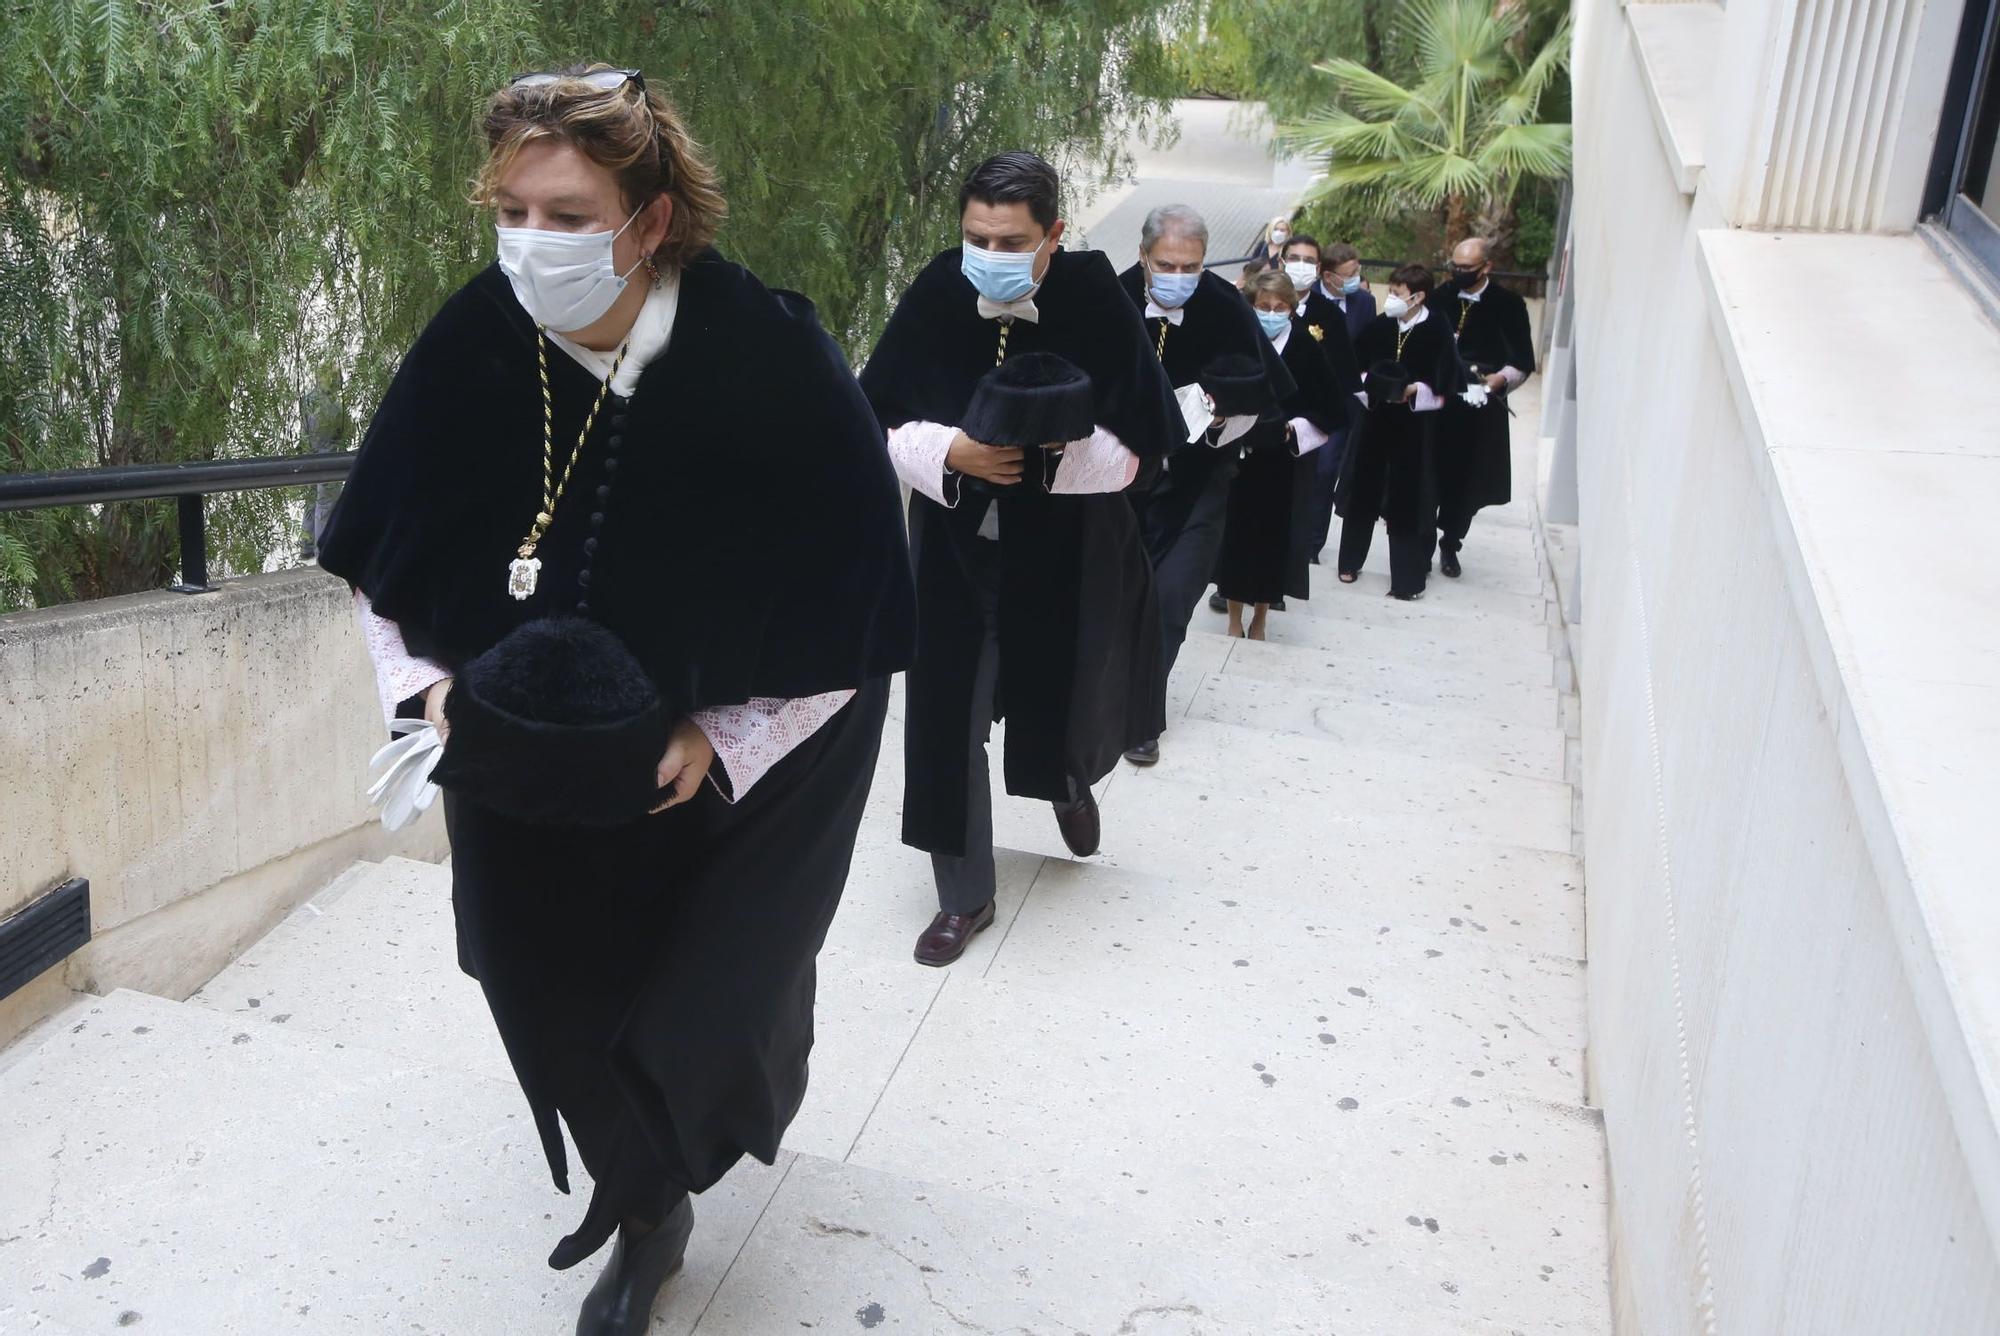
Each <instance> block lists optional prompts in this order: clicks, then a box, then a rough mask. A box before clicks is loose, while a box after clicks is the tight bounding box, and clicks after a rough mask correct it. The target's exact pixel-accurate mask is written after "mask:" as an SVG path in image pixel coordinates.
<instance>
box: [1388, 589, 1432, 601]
mask: <svg viewBox="0 0 2000 1336" xmlns="http://www.w3.org/2000/svg"><path fill="white" fill-rule="evenodd" d="M1423 596H1424V591H1423V590H1421V589H1419V590H1418V591H1417V592H1416V593H1414V594H1399V593H1397V592H1396V591H1395V590H1393V589H1391V590H1390V591H1389V597H1390V598H1393V599H1395V600H1396V601H1397V602H1399V603H1415V602H1416V601H1417V600H1418V599H1420V598H1422V597H1423Z"/></svg>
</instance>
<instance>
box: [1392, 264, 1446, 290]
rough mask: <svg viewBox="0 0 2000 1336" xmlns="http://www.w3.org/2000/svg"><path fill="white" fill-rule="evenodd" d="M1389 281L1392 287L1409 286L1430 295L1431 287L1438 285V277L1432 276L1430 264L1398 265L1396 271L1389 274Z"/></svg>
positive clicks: (1409, 288)
mask: <svg viewBox="0 0 2000 1336" xmlns="http://www.w3.org/2000/svg"><path fill="white" fill-rule="evenodd" d="M1389 283H1390V285H1391V286H1392V287H1400V288H1407V289H1408V290H1410V291H1411V292H1421V293H1423V294H1424V295H1425V296H1426V297H1428V296H1430V294H1431V289H1432V288H1434V287H1435V286H1437V279H1436V278H1435V277H1433V276H1432V274H1431V271H1430V266H1429V265H1423V264H1405V265H1398V266H1397V267H1396V272H1395V273H1393V274H1391V275H1389Z"/></svg>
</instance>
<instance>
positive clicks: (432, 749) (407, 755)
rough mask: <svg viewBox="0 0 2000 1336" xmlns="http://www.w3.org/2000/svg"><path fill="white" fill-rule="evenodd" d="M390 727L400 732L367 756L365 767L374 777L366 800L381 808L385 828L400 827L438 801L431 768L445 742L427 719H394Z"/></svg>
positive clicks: (394, 828)
mask: <svg viewBox="0 0 2000 1336" xmlns="http://www.w3.org/2000/svg"><path fill="white" fill-rule="evenodd" d="M389 729H390V731H391V732H394V733H401V734H402V735H403V736H402V737H399V738H397V739H396V740H395V741H393V742H391V743H389V744H388V745H387V746H385V747H383V748H382V750H381V751H378V752H376V753H375V755H374V756H373V757H372V758H370V760H369V762H368V770H369V773H370V774H373V775H375V776H376V779H375V782H374V783H373V784H370V785H369V786H368V801H369V803H370V805H371V806H375V807H379V808H381V809H382V828H383V829H384V830H401V829H402V828H403V827H405V826H407V825H409V824H410V823H411V822H412V821H414V820H416V819H417V817H418V816H419V815H421V814H422V813H424V812H426V811H429V810H430V805H431V804H432V803H433V802H435V801H437V795H438V786H437V785H435V784H433V783H431V771H432V770H434V769H436V768H437V763H438V758H439V757H440V756H442V755H444V743H443V742H441V741H439V740H438V732H437V729H436V727H434V726H433V725H432V724H431V723H430V721H429V720H426V719H397V720H394V721H392V722H391V723H390V725H389Z"/></svg>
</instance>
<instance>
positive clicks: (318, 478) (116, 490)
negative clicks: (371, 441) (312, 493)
mask: <svg viewBox="0 0 2000 1336" xmlns="http://www.w3.org/2000/svg"><path fill="white" fill-rule="evenodd" d="M353 468H354V453H353V452H352V451H343V452H339V453H327V454H315V455H279V456H274V457H271V458H264V459H213V460H193V461H189V462H188V463H184V464H127V465H118V466H113V467H109V468H92V469H62V470H59V471H56V472H52V473H4V474H0V511H9V510H49V509H53V508H54V507H57V506H91V505H99V504H102V503H104V502H108V501H160V500H165V499H167V498H168V497H172V498H174V499H175V500H176V501H177V502H178V503H179V510H180V516H179V518H180V557H181V578H180V582H179V583H178V584H174V585H169V586H168V588H169V589H171V590H172V591H173V592H175V593H177V594H206V593H210V592H212V591H213V590H214V588H215V586H213V585H211V584H209V582H208V507H207V499H208V497H210V496H212V495H214V494H215V493H217V492H254V491H262V490H264V489H267V488H271V487H300V486H310V485H312V484H314V483H326V482H341V481H343V480H344V479H345V478H346V477H347V475H348V474H349V473H350V472H351V471H352V470H353Z"/></svg>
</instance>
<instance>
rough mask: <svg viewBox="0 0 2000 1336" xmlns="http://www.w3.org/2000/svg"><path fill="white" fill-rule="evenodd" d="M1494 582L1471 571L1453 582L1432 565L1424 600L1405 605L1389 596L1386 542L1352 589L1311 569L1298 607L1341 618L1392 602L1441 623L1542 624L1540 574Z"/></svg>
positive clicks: (1327, 571) (1329, 571) (1330, 572)
mask: <svg viewBox="0 0 2000 1336" xmlns="http://www.w3.org/2000/svg"><path fill="white" fill-rule="evenodd" d="M1520 569H1522V570H1526V569H1527V567H1526V566H1525V565H1524V566H1523V567H1521V568H1520ZM1495 578H1496V577H1495V575H1494V573H1493V572H1491V571H1488V572H1486V573H1479V572H1476V571H1469V572H1468V574H1467V575H1465V576H1464V577H1463V578H1461V579H1457V580H1451V579H1447V578H1446V577H1444V576H1442V575H1440V574H1438V573H1437V570H1436V567H1435V563H1433V567H1432V570H1431V574H1430V578H1429V579H1428V580H1427V581H1425V584H1424V596H1423V597H1422V598H1420V599H1418V600H1416V601H1415V602H1413V603H1403V602H1402V601H1401V600H1399V599H1392V598H1389V597H1388V593H1389V552H1388V548H1387V546H1386V545H1385V544H1384V543H1382V542H1377V543H1376V545H1375V550H1374V551H1372V552H1370V553H1369V555H1368V561H1367V564H1365V565H1364V566H1363V567H1362V568H1361V578H1360V579H1359V580H1357V581H1355V582H1354V583H1353V584H1342V583H1340V579H1339V573H1338V572H1337V571H1335V570H1334V568H1333V567H1332V566H1331V565H1320V566H1314V567H1313V568H1312V597H1311V598H1309V599H1307V600H1305V601H1304V602H1301V603H1299V604H1298V605H1297V607H1298V610H1299V611H1301V612H1305V613H1307V614H1309V615H1312V616H1330V617H1338V616H1342V615H1345V614H1346V613H1347V612H1348V610H1349V608H1350V605H1353V604H1360V603H1369V602H1376V603H1395V604H1397V605H1398V606H1400V607H1403V608H1407V609H1411V610H1413V611H1417V612H1421V613H1424V614H1425V615H1427V616H1431V617H1439V618H1442V617H1457V618H1468V617H1474V618H1487V619H1494V620H1498V619H1513V620H1516V621H1524V622H1540V621H1542V620H1543V618H1544V616H1545V600H1546V598H1547V593H1546V591H1545V590H1544V589H1543V587H1542V584H1541V579H1540V576H1539V574H1537V575H1535V576H1534V577H1532V579H1530V578H1529V577H1526V576H1522V577H1520V578H1517V579H1514V580H1511V581H1508V582H1507V583H1506V584H1499V583H1494V582H1493V581H1494V580H1495ZM1364 615H1365V614H1364Z"/></svg>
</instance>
